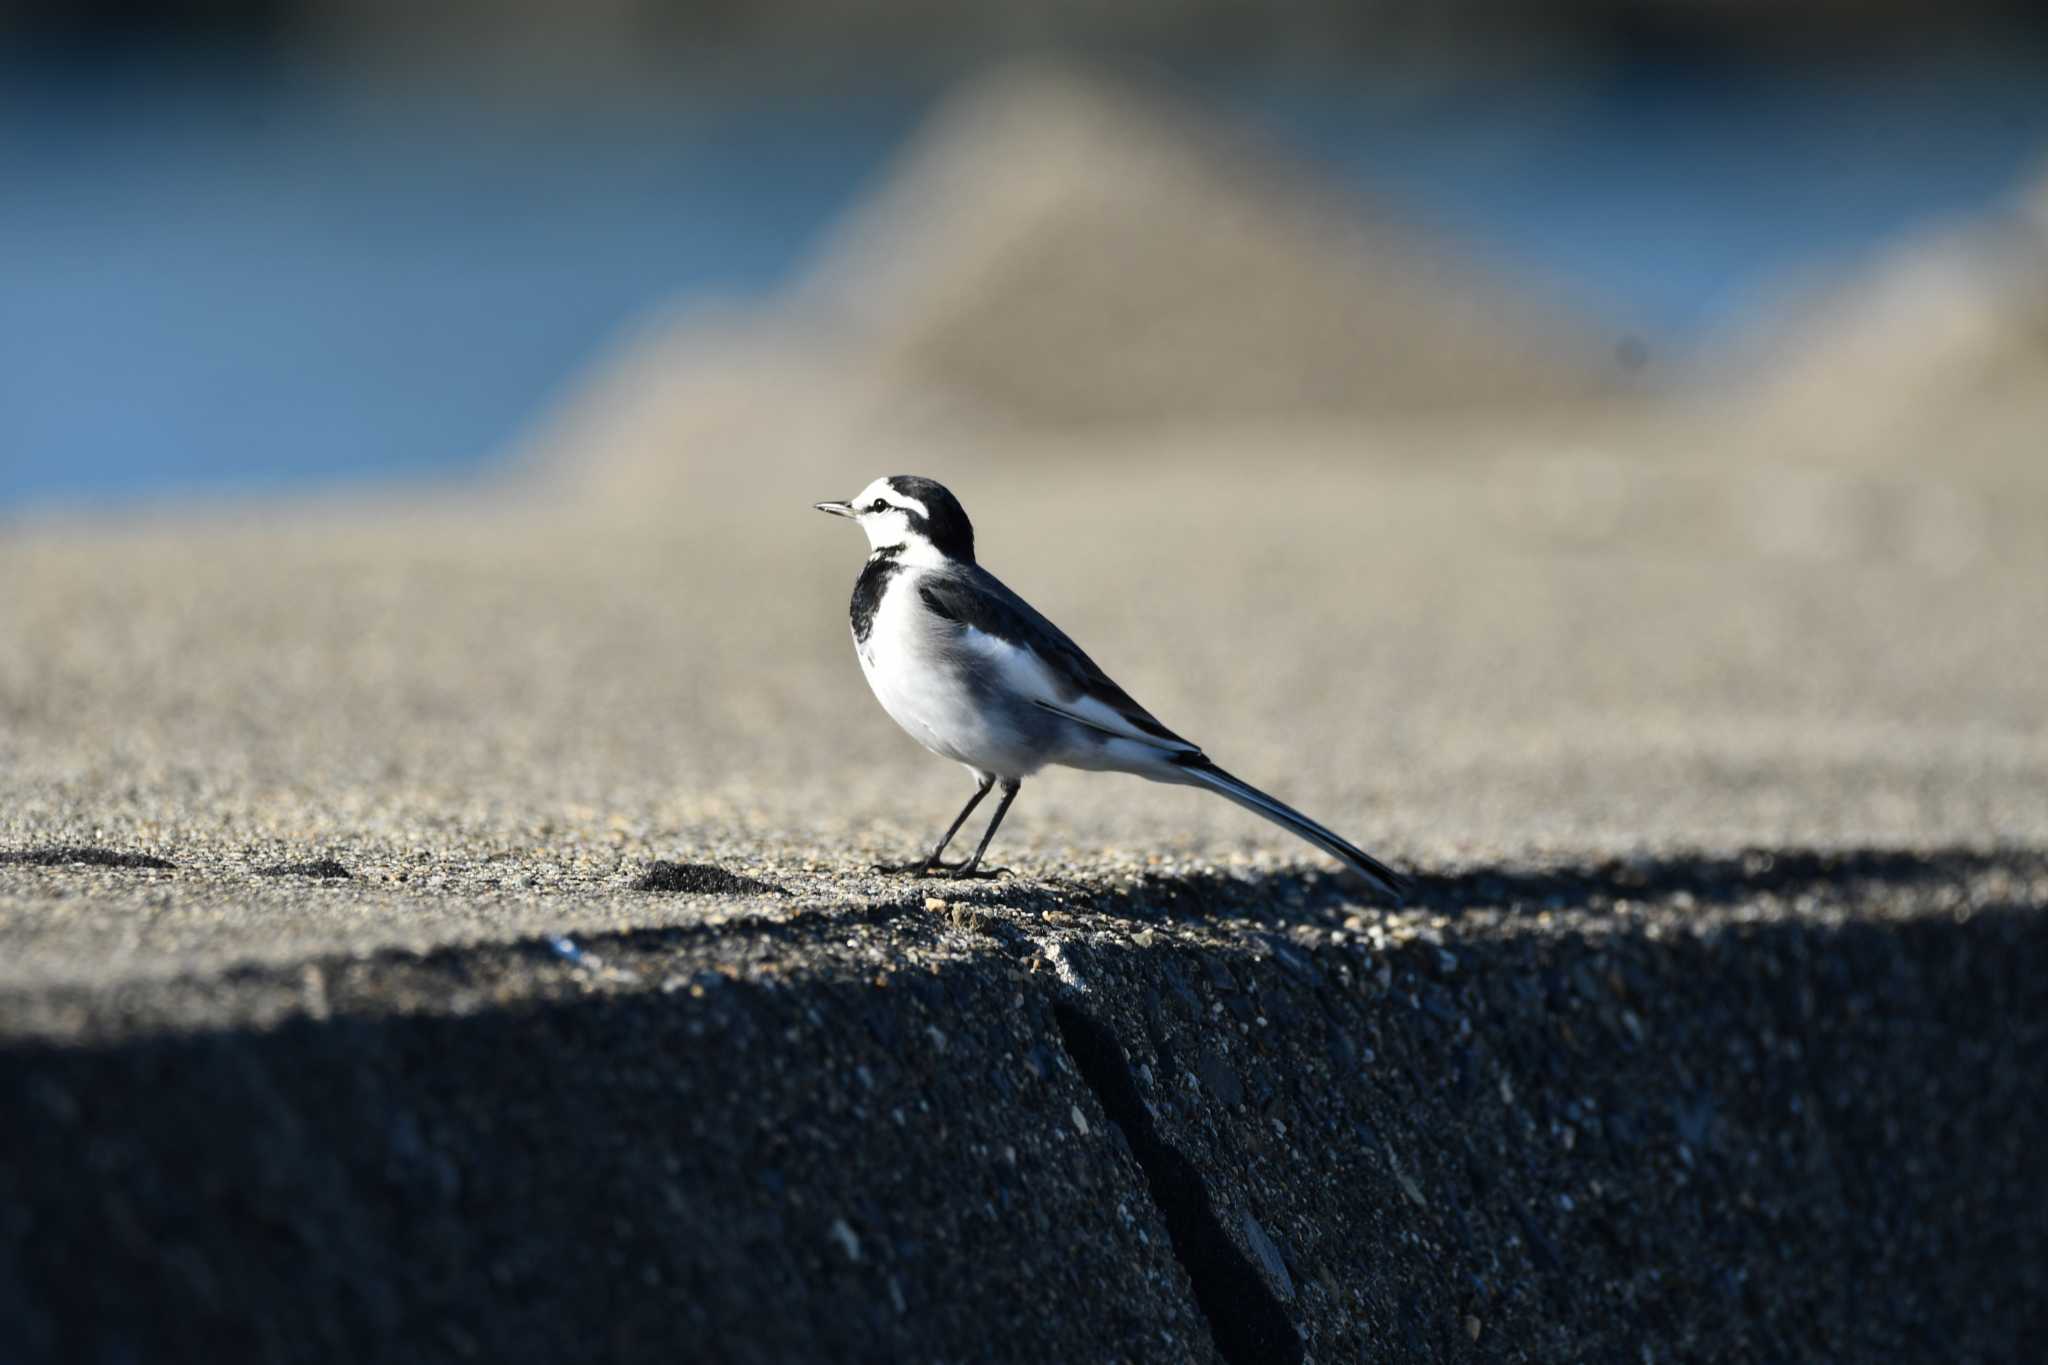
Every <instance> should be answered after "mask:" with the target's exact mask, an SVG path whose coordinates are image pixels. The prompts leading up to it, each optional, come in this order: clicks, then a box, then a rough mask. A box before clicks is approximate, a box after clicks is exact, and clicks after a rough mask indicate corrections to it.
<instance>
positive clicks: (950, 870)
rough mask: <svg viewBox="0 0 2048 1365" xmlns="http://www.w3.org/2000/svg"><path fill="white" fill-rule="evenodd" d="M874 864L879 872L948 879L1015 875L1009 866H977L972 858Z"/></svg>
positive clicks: (984, 879) (977, 879)
mask: <svg viewBox="0 0 2048 1365" xmlns="http://www.w3.org/2000/svg"><path fill="white" fill-rule="evenodd" d="M872 866H873V868H874V870H875V871H877V872H887V873H892V874H895V875H898V876H900V875H902V874H904V873H906V872H907V873H909V874H910V875H911V876H913V877H936V878H941V879H943V880H946V881H963V882H964V881H993V880H994V879H995V878H997V877H1008V876H1012V875H1014V874H1013V873H1012V872H1011V871H1010V869H1009V868H1007V867H976V866H974V865H973V859H971V858H963V859H961V860H960V861H959V862H957V863H948V862H934V861H932V860H931V859H929V858H919V859H917V860H916V861H914V862H908V863H875V864H872Z"/></svg>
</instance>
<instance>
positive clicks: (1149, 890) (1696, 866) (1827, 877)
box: [946, 847, 2048, 923]
mask: <svg viewBox="0 0 2048 1365" xmlns="http://www.w3.org/2000/svg"><path fill="white" fill-rule="evenodd" d="M2015 863H2026V864H2031V865H2034V866H2035V867H2036V869H2037V870H2048V851H2042V850H2032V849H2005V850H1984V849H1970V848H1960V847H1950V848H1939V849H1930V850H1922V851H1907V850H1900V849H1883V848H1844V849H1816V848H1784V847H1779V848H1750V849H1744V850H1741V851H1739V852H1734V853H1683V854H1670V855H1661V856H1656V857H1616V858H1604V859H1599V860H1595V861H1588V862H1578V863H1556V864H1513V863H1499V864H1488V865H1481V866H1476V867H1467V868H1460V869H1456V870H1452V871H1447V872H1441V873H1426V872H1425V873H1420V874H1417V875H1416V876H1415V877H1414V880H1413V885H1412V889H1411V891H1410V894H1409V896H1408V898H1407V900H1406V902H1405V903H1404V904H1403V906H1401V907H1400V908H1402V909H1405V910H1408V911H1420V912H1423V913H1426V914H1436V915H1447V916H1454V917H1455V916H1458V915H1462V914H1465V913H1466V912H1468V911H1473V910H1479V909H1486V910H1491V911H1496V912H1504V913H1509V914H1532V913H1537V912H1541V911H1552V912H1556V911H1595V912H1602V911H1611V910H1612V909H1613V908H1614V906H1615V905H1616V904H1617V903H1620V902H1624V901H1641V902H1668V901H1673V900H1678V899H1680V898H1682V897H1683V898H1689V899H1690V902H1691V903H1692V904H1695V905H1732V904H1736V903H1739V902H1741V901H1744V900H1749V899H1752V898H1755V897H1759V896H1765V895H1771V896H1778V897H1785V896H1796V895H1800V894H1803V893H1806V892H1810V891H1818V890H1821V889H1825V888H1835V889H1841V888H1845V887H1853V886H1870V887H1904V886H1932V885H1939V884H1950V885H1958V886H1959V885H1962V884H1964V883H1967V882H1968V881H1970V880H1971V879H1972V878H1973V877H1975V876H1978V875H1980V874H1982V873H1984V872H1986V871H1989V870H1991V869H1994V868H1998V867H2010V866H2013V865H2014V864H2015ZM946 895H947V896H948V897H949V898H950V899H951V900H952V901H953V903H955V904H973V905H987V906H995V905H1007V906H1013V907H1018V908H1026V909H1032V908H1035V909H1041V910H1042V909H1047V908H1051V907H1053V906H1065V907H1067V908H1072V909H1085V910H1088V911H1091V912H1094V913H1099V914H1105V915H1111V916H1115V917H1117V918H1121V919H1131V920H1146V921H1154V922H1157V921H1167V922H1177V921H1213V920H1216V919H1219V918H1224V917H1231V918H1238V919H1251V920H1255V921H1262V922H1270V923H1292V922H1299V921H1302V920H1311V921H1327V920H1330V919H1332V918H1336V917H1340V916H1349V915H1353V914H1358V913H1365V914H1368V915H1370V914H1373V913H1375V912H1378V911H1383V910H1389V909H1393V908H1395V907H1393V906H1391V905H1390V904H1389V903H1388V902H1386V901H1385V900H1384V899H1383V898H1381V897H1379V896H1377V895H1376V894H1375V893H1374V892H1373V891H1372V890H1370V889H1369V888H1367V887H1366V886H1365V884H1364V883H1363V882H1362V881H1361V880H1358V879H1355V878H1353V877H1351V876H1350V875H1348V874H1343V873H1326V872H1320V871H1313V870H1307V871H1303V870H1283V871H1261V872H1251V873H1244V874H1237V873H1231V872H1224V871H1200V872H1192V873H1185V874H1174V873H1149V872H1148V873H1145V874H1142V875H1141V876H1139V877H1138V878H1137V879H1136V880H1134V881H1129V882H1123V883H1119V884H1116V885H1110V886H1105V885H1103V884H1101V883H1091V882H1089V881H1087V880H1084V879H1070V878H1058V879H1048V880H1045V881H1039V882H1032V881H1022V880H1020V881H1013V882H1007V883H997V884H993V885H990V884H983V883H975V884H971V885H959V884H954V885H953V887H952V889H950V890H948V891H947V892H946Z"/></svg>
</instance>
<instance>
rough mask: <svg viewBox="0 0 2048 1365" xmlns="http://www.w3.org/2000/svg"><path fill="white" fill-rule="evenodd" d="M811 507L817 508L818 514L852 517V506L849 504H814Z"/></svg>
mask: <svg viewBox="0 0 2048 1365" xmlns="http://www.w3.org/2000/svg"><path fill="white" fill-rule="evenodd" d="M811 506H813V507H815V508H817V509H818V510H819V511H820V512H830V513H831V514H832V515H833V516H835V517H850V516H852V515H853V504H852V503H850V502H814V503H812V504H811Z"/></svg>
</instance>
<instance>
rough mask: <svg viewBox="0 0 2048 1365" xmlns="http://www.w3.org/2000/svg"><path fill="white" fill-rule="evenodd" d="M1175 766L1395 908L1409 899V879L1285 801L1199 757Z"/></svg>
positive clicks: (1180, 760)
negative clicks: (1354, 876) (1302, 842)
mask: <svg viewBox="0 0 2048 1365" xmlns="http://www.w3.org/2000/svg"><path fill="white" fill-rule="evenodd" d="M1174 763H1175V765H1176V766H1177V767H1180V768H1182V769H1184V770H1185V771H1186V772H1187V773H1188V775H1189V776H1190V777H1191V778H1193V779H1194V780H1195V781H1196V782H1198V783H1199V784H1201V785H1202V786H1205V787H1207V788H1208V789H1209V790H1210V791H1213V792H1215V793H1216V794H1217V795H1218V796H1221V797H1223V798H1224V799H1226V800H1229V801H1234V802H1236V803H1237V804H1238V805H1240V806H1243V807H1244V808H1245V809H1246V810H1248V811H1250V812H1252V813H1253V814H1254V815H1262V816H1264V817H1265V818H1266V819H1268V820H1271V821H1272V822H1273V823H1274V824H1276V825H1278V826H1280V827H1281V828H1282V829H1285V830H1287V831H1289V832H1290V833H1293V834H1295V835H1297V836H1299V837H1300V838H1303V839H1306V840H1307V841H1308V842H1309V843H1312V844H1314V845H1315V846H1316V847H1317V848H1320V849H1321V850H1323V852H1325V853H1327V854H1329V855H1330V856H1331V857H1333V858H1335V859H1336V860H1337V861H1338V862H1340V863H1343V864H1345V865H1346V866H1347V867H1349V868H1350V869H1351V870H1352V871H1354V872H1356V873H1358V875H1359V876H1361V877H1363V878H1365V880H1366V881H1368V882H1370V883H1372V884H1373V885H1374V886H1375V887H1376V888H1378V889H1379V890H1380V891H1381V892H1383V893H1385V894H1386V895H1388V896H1391V897H1392V898H1393V900H1394V902H1395V903H1396V904H1397V905H1398V904H1401V903H1403V902H1405V901H1406V900H1407V899H1408V893H1409V890H1410V883H1409V880H1408V878H1406V877H1404V876H1402V875H1401V874H1400V873H1398V872H1396V871H1394V869H1393V868H1391V867H1388V866H1387V865H1386V864H1385V863H1383V862H1381V861H1380V860H1379V859H1377V858H1375V857H1373V856H1372V855H1371V854H1370V853H1367V852H1366V851H1365V850H1364V849H1362V848H1360V847H1358V845H1356V844H1354V843H1352V842H1351V841H1350V840H1348V839H1346V838H1344V837H1343V836H1341V835H1339V834H1336V833H1334V832H1333V831H1331V830H1329V829H1326V828H1324V827H1323V826H1322V825H1319V824H1317V823H1316V822H1315V821H1313V820H1311V819H1309V818H1308V817H1307V816H1306V815H1303V814H1302V813H1301V812H1300V811H1298V810H1296V809H1294V807H1292V806H1290V805H1288V804H1287V803H1286V802H1284V801H1279V800H1276V799H1275V798H1273V797H1271V796H1268V795H1266V793H1264V792H1262V791H1260V790H1259V789H1258V788H1257V787H1254V786H1253V785H1252V784H1251V783H1249V782H1246V781H1244V780H1243V779H1241V778H1237V777H1233V776H1231V775H1230V774H1229V773H1227V772H1225V771H1224V770H1223V769H1221V768H1219V767H1217V766H1216V765H1215V764H1214V763H1212V762H1210V761H1209V760H1208V759H1207V758H1206V757H1204V756H1203V755H1201V754H1188V755H1185V756H1183V757H1177V758H1175V759H1174Z"/></svg>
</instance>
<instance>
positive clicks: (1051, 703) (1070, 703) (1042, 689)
mask: <svg viewBox="0 0 2048 1365" xmlns="http://www.w3.org/2000/svg"><path fill="white" fill-rule="evenodd" d="M917 593H918V596H919V597H920V598H922V599H923V601H924V604H925V606H926V607H928V608H929V609H930V610H931V612H932V613H933V614H934V615H936V616H940V617H943V618H944V619H946V620H948V621H951V622H953V623H955V624H956V625H957V626H959V627H960V629H961V630H962V631H963V632H975V633H978V634H980V635H982V636H984V637H986V638H987V639H988V640H990V641H991V642H994V643H996V644H997V645H998V646H1000V647H1007V648H1008V649H1010V650H1015V651H1018V652H1020V653H1022V654H1026V655H1029V656H1030V658H1031V659H1032V660H1033V661H1034V662H1035V663H1036V664H1037V667H1036V668H1034V669H1028V670H1026V669H1012V670H1011V673H1010V676H1011V677H1012V678H1013V679H1015V680H1016V681H1018V682H1020V683H1026V679H1025V676H1024V675H1025V674H1027V673H1028V674H1030V675H1032V677H1031V679H1030V681H1031V682H1035V683H1036V686H1030V685H1029V684H1028V683H1026V690H1027V691H1030V692H1033V693H1035V694H1036V695H1033V696H1032V697H1031V698H1030V700H1031V701H1032V703H1033V704H1034V705H1036V706H1038V707H1040V708H1041V709H1043V710H1046V711H1050V712H1052V713H1053V714H1055V715H1059V716H1065V717H1066V718H1067V719H1069V720H1071V721H1074V722H1075V723H1076V724H1079V725H1085V726H1087V727H1088V728H1090V729H1092V730H1098V731H1100V732H1102V733H1103V734H1107V735H1113V736H1116V737H1117V738H1119V739H1129V740H1136V741H1137V742H1138V743H1141V744H1149V745H1152V746H1154V747H1156V748H1158V749H1160V750H1162V751H1165V752H1170V753H1199V752H1201V751H1200V749H1199V748H1197V747H1196V746H1195V745H1193V744H1190V743H1189V742H1188V741H1187V740H1185V739H1182V738H1181V737H1180V736H1179V735H1177V734H1175V733H1174V732H1173V731H1171V730H1169V729H1167V728H1166V726H1164V725H1162V724H1161V723H1160V722H1159V718H1158V717H1156V716H1154V715H1153V714H1152V713H1151V712H1150V711H1147V710H1146V709H1145V708H1144V707H1142V706H1140V705H1139V704H1138V703H1137V701H1136V699H1135V698H1133V697H1132V696H1131V694H1130V693H1128V692H1126V691H1124V690H1123V688H1121V687H1118V686H1117V685H1116V683H1115V682H1114V681H1113V680H1112V679H1111V678H1110V676H1109V675H1108V674H1107V673H1104V672H1103V671H1102V669H1101V667H1100V666H1099V665H1097V664H1096V662H1095V661H1094V660H1093V659H1091V658H1089V657H1088V655H1087V653H1086V652H1085V651H1083V650H1082V648H1081V647H1080V646H1079V645H1077V644H1075V643H1074V642H1073V641H1072V640H1071V639H1069V638H1068V637H1067V634H1066V632H1065V631H1062V630H1061V629H1060V628H1059V627H1058V626H1056V625H1054V624H1053V623H1052V622H1050V621H1048V620H1046V619H1045V617H1043V616H1041V615H1040V614H1039V613H1038V612H1037V611H1036V610H1035V609H1034V608H1033V607H1032V606H1031V604H1030V603H1029V602H1026V601H1025V600H1024V599H1023V598H1021V597H1019V596H1018V595H1017V594H1016V593H1014V592H1011V591H1010V590H1009V588H1007V587H1005V586H1004V585H1003V583H1002V582H1001V580H999V579H998V578H997V577H996V576H995V575H994V574H992V573H989V572H988V571H987V570H986V569H983V568H981V567H979V566H974V567H972V568H959V569H948V570H945V571H942V572H934V573H929V574H926V575H925V576H923V578H921V579H920V581H919V583H918V587H917Z"/></svg>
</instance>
